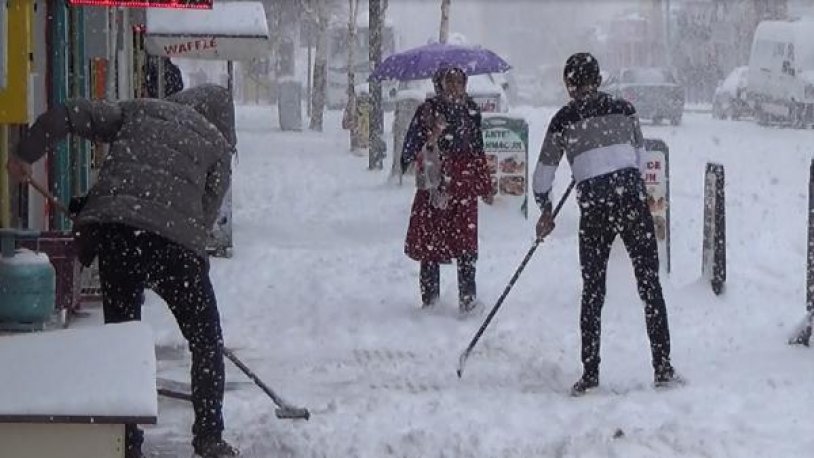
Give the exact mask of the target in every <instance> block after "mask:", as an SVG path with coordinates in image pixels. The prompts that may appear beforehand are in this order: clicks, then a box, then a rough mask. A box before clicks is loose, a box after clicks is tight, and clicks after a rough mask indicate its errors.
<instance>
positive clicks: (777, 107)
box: [746, 19, 814, 127]
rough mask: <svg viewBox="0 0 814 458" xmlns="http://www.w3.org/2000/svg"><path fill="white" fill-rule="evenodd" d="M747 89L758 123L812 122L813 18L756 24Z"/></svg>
mask: <svg viewBox="0 0 814 458" xmlns="http://www.w3.org/2000/svg"><path fill="white" fill-rule="evenodd" d="M746 92H747V97H748V100H749V103H750V105H752V109H753V110H754V113H755V118H756V119H757V122H758V123H760V124H767V123H769V122H773V121H779V122H783V123H790V124H792V125H794V126H797V127H805V126H807V125H811V124H814V21H812V20H810V19H809V20H799V21H763V22H761V23H760V24H758V26H757V29H756V30H755V38H754V41H753V42H752V52H751V54H750V55H749V82H748V85H747V89H746Z"/></svg>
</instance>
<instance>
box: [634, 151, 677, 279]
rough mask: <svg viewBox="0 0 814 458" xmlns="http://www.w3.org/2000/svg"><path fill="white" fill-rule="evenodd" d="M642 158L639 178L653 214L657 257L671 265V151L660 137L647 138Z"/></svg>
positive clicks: (665, 263)
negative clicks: (657, 246) (644, 188)
mask: <svg viewBox="0 0 814 458" xmlns="http://www.w3.org/2000/svg"><path fill="white" fill-rule="evenodd" d="M644 149H645V153H644V157H643V158H642V166H643V167H642V171H641V172H642V178H644V183H645V185H646V186H647V204H648V207H650V213H651V214H652V215H653V224H654V226H655V228H656V240H657V241H658V244H659V259H661V260H662V261H665V260H666V262H662V263H661V264H662V266H664V267H665V268H666V270H667V273H669V272H670V269H671V260H670V257H671V250H670V151H669V148H668V147H667V144H666V143H664V142H663V141H662V140H658V139H650V138H646V139H645V140H644Z"/></svg>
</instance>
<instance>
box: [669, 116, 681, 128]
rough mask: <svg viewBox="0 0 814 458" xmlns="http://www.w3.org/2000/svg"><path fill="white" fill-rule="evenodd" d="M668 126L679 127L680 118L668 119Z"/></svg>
mask: <svg viewBox="0 0 814 458" xmlns="http://www.w3.org/2000/svg"><path fill="white" fill-rule="evenodd" d="M670 125H672V126H680V125H681V117H677V118H670Z"/></svg>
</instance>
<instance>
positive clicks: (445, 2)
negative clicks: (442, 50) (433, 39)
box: [438, 0, 452, 43]
mask: <svg viewBox="0 0 814 458" xmlns="http://www.w3.org/2000/svg"><path fill="white" fill-rule="evenodd" d="M450 3H452V0H441V31H440V32H439V34H438V42H439V43H446V42H447V40H449V6H450Z"/></svg>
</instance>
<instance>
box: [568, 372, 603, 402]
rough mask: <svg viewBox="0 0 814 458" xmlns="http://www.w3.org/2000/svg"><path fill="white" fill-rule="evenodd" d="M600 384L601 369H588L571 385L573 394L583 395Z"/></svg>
mask: <svg viewBox="0 0 814 458" xmlns="http://www.w3.org/2000/svg"><path fill="white" fill-rule="evenodd" d="M598 386H599V371H594V370H586V371H585V372H583V373H582V377H580V378H579V380H577V383H574V386H572V387H571V396H582V395H583V394H585V393H587V392H588V391H589V390H592V389H594V388H596V387H598Z"/></svg>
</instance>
